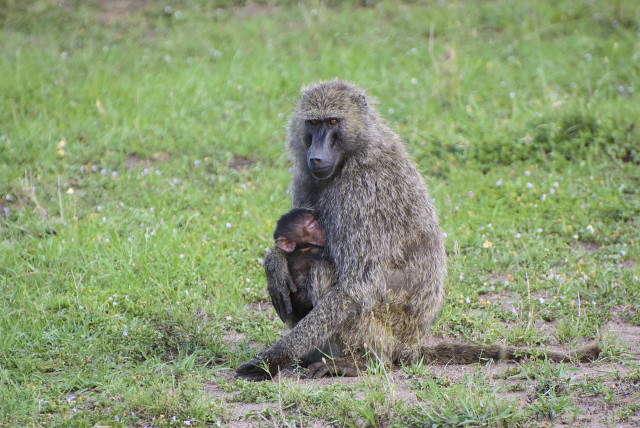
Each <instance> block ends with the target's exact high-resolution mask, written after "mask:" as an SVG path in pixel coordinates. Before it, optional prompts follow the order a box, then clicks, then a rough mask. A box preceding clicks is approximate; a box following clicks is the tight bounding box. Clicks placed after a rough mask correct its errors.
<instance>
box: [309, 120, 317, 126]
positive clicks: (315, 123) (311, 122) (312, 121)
mask: <svg viewBox="0 0 640 428" xmlns="http://www.w3.org/2000/svg"><path fill="white" fill-rule="evenodd" d="M309 123H310V124H312V125H317V124H318V121H317V120H316V119H311V120H310V121H309Z"/></svg>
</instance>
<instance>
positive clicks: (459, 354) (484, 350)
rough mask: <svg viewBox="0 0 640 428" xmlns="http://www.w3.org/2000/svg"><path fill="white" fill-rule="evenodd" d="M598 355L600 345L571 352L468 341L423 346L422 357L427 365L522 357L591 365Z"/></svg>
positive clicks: (510, 359) (470, 362)
mask: <svg viewBox="0 0 640 428" xmlns="http://www.w3.org/2000/svg"><path fill="white" fill-rule="evenodd" d="M599 354H600V345H599V344H598V343H592V344H589V345H587V346H584V347H582V348H579V349H577V350H576V351H574V352H570V353H564V352H558V351H550V350H543V349H528V348H515V347H512V346H502V345H479V344H475V343H468V342H467V343H461V342H444V343H438V344H435V345H428V346H423V347H422V358H423V362H424V363H425V364H474V363H478V362H481V361H483V360H496V361H519V360H522V359H523V358H544V359H547V360H551V361H564V362H569V361H580V362H589V361H593V360H595V359H597V358H598V355H599Z"/></svg>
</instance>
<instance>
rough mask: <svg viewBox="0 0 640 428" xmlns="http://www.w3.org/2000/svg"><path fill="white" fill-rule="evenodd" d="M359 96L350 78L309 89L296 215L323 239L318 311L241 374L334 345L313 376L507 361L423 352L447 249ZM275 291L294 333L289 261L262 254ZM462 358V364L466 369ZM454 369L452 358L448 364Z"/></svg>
mask: <svg viewBox="0 0 640 428" xmlns="http://www.w3.org/2000/svg"><path fill="white" fill-rule="evenodd" d="M371 104H372V103H371V100H370V99H368V98H367V97H366V96H365V95H364V93H363V91H362V90H360V89H358V88H357V87H355V86H354V85H352V84H350V83H347V82H343V81H337V80H335V81H330V82H322V83H319V84H316V85H313V86H311V87H307V88H303V90H302V95H301V99H300V102H299V105H298V108H297V110H296V111H295V113H294V115H293V117H292V119H291V122H290V126H289V136H288V141H287V148H288V150H289V153H290V156H291V158H292V161H293V177H292V180H291V183H290V187H289V190H290V194H291V198H292V202H293V207H296V208H306V209H310V210H312V211H313V212H314V213H316V216H317V218H318V221H319V222H320V224H321V225H322V227H323V229H324V230H325V232H326V234H327V246H326V249H325V257H326V259H327V260H328V261H329V262H327V263H318V264H315V265H313V266H312V269H311V287H312V288H313V292H314V293H317V294H318V295H319V299H318V301H317V302H314V307H313V309H312V310H311V312H309V314H308V315H307V316H305V317H304V318H303V319H302V320H301V321H300V322H298V323H297V324H296V325H295V326H294V327H293V328H292V329H291V331H289V332H288V334H286V335H285V336H283V337H282V338H280V339H279V340H278V341H277V342H276V343H275V344H274V345H273V346H271V347H270V348H268V349H267V350H265V351H264V352H261V353H260V354H258V355H257V356H256V357H255V358H253V359H252V360H251V361H249V362H247V363H244V364H242V365H240V366H239V367H238V368H237V370H236V373H237V376H238V377H242V378H245V379H250V380H260V379H265V378H267V377H268V376H270V375H271V374H274V373H275V372H277V370H278V368H279V367H286V366H288V365H290V364H292V363H293V362H294V361H295V360H299V359H301V358H302V357H303V356H305V355H307V354H308V353H309V352H310V351H312V350H313V349H314V348H321V349H326V348H324V347H325V346H326V345H325V344H326V343H327V342H332V343H333V345H334V346H332V348H331V352H332V353H333V355H336V356H337V357H336V358H334V359H333V360H332V362H331V365H330V367H327V366H325V365H324V364H322V363H315V364H313V365H312V366H311V367H310V372H311V374H312V375H322V374H325V373H327V372H329V373H331V374H348V375H354V374H356V373H357V365H355V364H357V361H358V359H359V357H361V356H362V355H363V354H365V353H366V352H367V351H368V350H371V351H373V352H375V355H376V356H377V357H378V358H380V359H381V360H382V361H384V362H386V363H392V362H397V361H399V360H405V359H406V360H412V361H418V360H419V359H420V358H421V357H423V356H424V357H426V358H427V360H428V361H442V358H440V357H444V358H445V359H446V358H448V357H449V359H450V360H451V359H453V360H455V361H454V362H456V363H468V362H473V361H478V360H479V358H481V357H485V358H502V357H504V356H507V357H508V356H509V355H510V353H511V354H513V351H514V349H513V348H504V347H500V346H488V347H483V346H482V345H473V344H456V343H453V344H441V345H437V346H434V347H423V346H422V345H421V340H422V338H425V337H427V336H428V330H429V327H430V325H431V324H432V322H433V320H434V319H435V317H436V316H437V314H438V312H439V310H440V308H441V306H442V301H443V279H444V276H445V267H446V260H445V251H444V246H443V242H442V232H441V230H440V226H439V225H438V218H437V215H436V211H435V209H434V207H433V204H432V203H431V198H430V196H429V194H428V192H427V189H426V187H425V184H424V182H423V180H422V177H421V176H420V174H419V173H418V171H417V170H416V168H415V166H414V165H413V163H412V162H411V160H410V159H409V156H408V154H407V152H406V149H405V146H404V144H403V142H402V141H401V140H400V138H399V137H398V136H397V135H396V134H395V133H394V132H393V131H391V129H389V128H388V127H387V126H386V125H385V124H384V123H383V122H382V120H381V118H380V117H379V115H378V113H377V112H376V110H375V109H374V108H373V106H372V105H371ZM265 273H266V276H267V283H268V289H269V294H270V296H271V299H272V302H273V304H274V306H275V309H276V312H277V313H278V315H279V316H280V318H281V319H282V320H283V321H285V322H286V323H287V324H288V325H292V324H293V322H292V320H293V319H292V305H291V300H290V292H291V290H290V289H289V284H291V283H292V282H291V277H290V273H289V271H288V269H287V258H286V255H285V253H284V252H283V251H282V250H280V249H279V248H274V249H273V250H272V251H271V252H269V254H268V255H267V256H266V257H265ZM462 359H464V360H462ZM444 362H446V361H444Z"/></svg>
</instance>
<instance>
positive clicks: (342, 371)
mask: <svg viewBox="0 0 640 428" xmlns="http://www.w3.org/2000/svg"><path fill="white" fill-rule="evenodd" d="M365 370H366V366H365V365H364V364H363V363H361V362H358V361H355V360H354V359H353V358H352V357H339V358H331V359H326V358H323V361H320V362H318V363H313V364H311V365H310V366H309V368H308V369H307V377H309V378H312V379H318V378H321V377H324V376H346V377H357V376H359V375H360V373H362V372H363V371H365Z"/></svg>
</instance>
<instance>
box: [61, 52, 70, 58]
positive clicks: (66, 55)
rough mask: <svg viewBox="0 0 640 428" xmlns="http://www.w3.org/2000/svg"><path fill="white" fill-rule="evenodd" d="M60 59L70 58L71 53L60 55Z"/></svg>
mask: <svg viewBox="0 0 640 428" xmlns="http://www.w3.org/2000/svg"><path fill="white" fill-rule="evenodd" d="M60 58H62V59H67V58H69V52H62V54H60Z"/></svg>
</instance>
